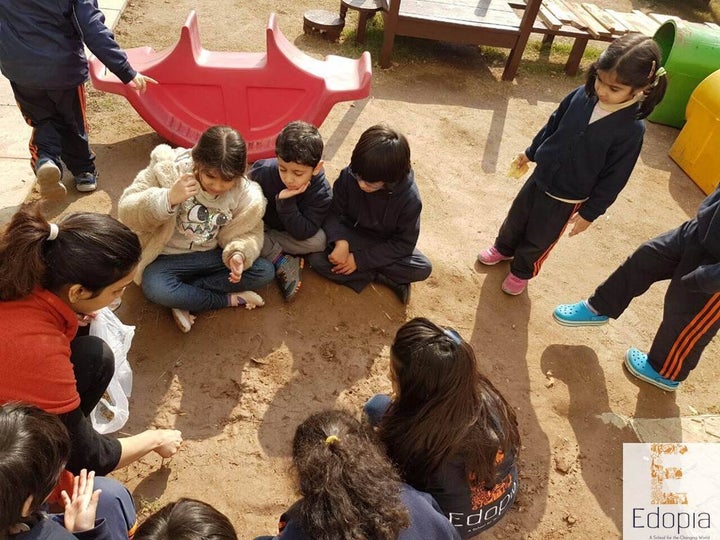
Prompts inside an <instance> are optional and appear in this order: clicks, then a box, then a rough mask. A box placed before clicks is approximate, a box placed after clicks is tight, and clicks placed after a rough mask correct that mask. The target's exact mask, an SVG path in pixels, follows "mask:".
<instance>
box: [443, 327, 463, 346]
mask: <svg viewBox="0 0 720 540" xmlns="http://www.w3.org/2000/svg"><path fill="white" fill-rule="evenodd" d="M443 334H445V335H446V336H447V337H449V338H450V340H451V341H452V342H453V343H454V344H455V345H458V346H459V345H461V344H462V338H461V337H460V334H458V333H457V331H456V330H453V329H452V328H443Z"/></svg>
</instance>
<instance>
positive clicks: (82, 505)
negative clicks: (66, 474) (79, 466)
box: [60, 469, 100, 532]
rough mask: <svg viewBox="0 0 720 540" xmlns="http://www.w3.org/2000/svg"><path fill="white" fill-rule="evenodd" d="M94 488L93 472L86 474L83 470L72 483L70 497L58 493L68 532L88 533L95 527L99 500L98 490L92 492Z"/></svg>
mask: <svg viewBox="0 0 720 540" xmlns="http://www.w3.org/2000/svg"><path fill="white" fill-rule="evenodd" d="M94 486H95V471H90V472H89V473H88V472H87V470H86V469H83V470H81V471H80V476H76V477H75V480H74V481H73V491H72V497H70V496H68V494H67V491H65V490H62V492H61V493H60V496H61V497H62V500H63V504H64V505H65V516H64V520H65V528H66V529H67V530H68V531H70V532H82V531H89V530H90V529H92V528H93V527H95V511H96V510H97V505H98V500H100V490H99V489H98V490H97V491H94V492H93V487H94Z"/></svg>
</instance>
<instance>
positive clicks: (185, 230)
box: [176, 197, 232, 244]
mask: <svg viewBox="0 0 720 540" xmlns="http://www.w3.org/2000/svg"><path fill="white" fill-rule="evenodd" d="M231 219H232V216H230V215H228V214H226V213H225V212H222V211H221V210H218V209H217V208H208V207H207V206H205V205H204V204H203V203H201V202H200V201H198V200H197V198H196V197H190V198H189V199H187V200H186V201H185V202H183V203H182V204H181V205H180V211H179V212H178V215H177V221H176V228H177V230H178V231H179V232H180V233H181V234H182V235H183V236H185V237H186V238H187V239H188V240H190V242H191V243H192V244H204V243H206V242H208V241H209V240H212V239H213V238H215V237H216V236H217V234H218V231H219V230H220V227H222V226H224V225H226V224H227V223H228V222H229V221H230V220H231Z"/></svg>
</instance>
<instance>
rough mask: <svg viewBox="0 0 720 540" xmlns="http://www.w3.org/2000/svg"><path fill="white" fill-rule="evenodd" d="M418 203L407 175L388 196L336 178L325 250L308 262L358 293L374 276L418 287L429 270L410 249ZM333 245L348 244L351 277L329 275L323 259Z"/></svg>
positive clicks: (352, 180)
mask: <svg viewBox="0 0 720 540" xmlns="http://www.w3.org/2000/svg"><path fill="white" fill-rule="evenodd" d="M421 211H422V201H421V200H420V192H419V191H418V188H417V185H416V184H415V177H414V174H413V172H412V171H410V174H409V175H408V177H407V178H405V179H404V180H403V181H401V182H398V184H397V185H396V186H395V187H394V188H393V190H392V191H388V190H386V189H381V190H378V191H375V192H373V193H366V192H364V191H363V190H361V189H360V186H359V184H358V182H357V180H356V179H355V178H354V177H353V176H352V175H351V174H350V172H349V167H346V168H345V169H343V170H342V171H341V172H340V176H339V178H338V179H337V180H336V181H335V184H334V185H333V201H332V206H331V207H330V212H329V213H328V216H327V218H326V219H325V223H324V224H323V228H324V229H325V233H326V234H327V239H328V248H327V250H326V251H325V252H324V253H315V254H312V255H311V256H310V257H309V261H310V264H311V265H312V267H313V269H314V270H315V271H316V272H318V273H319V274H321V275H323V276H325V277H326V278H328V279H331V280H333V281H336V282H338V283H342V284H343V285H347V286H348V287H350V288H352V289H353V290H354V291H355V292H360V291H362V290H363V289H364V288H365V287H366V286H367V285H368V284H369V283H372V282H373V281H375V280H376V276H377V275H378V274H383V275H384V276H385V277H387V278H389V279H390V280H392V281H394V282H395V283H401V284H407V283H412V282H415V281H423V280H425V279H427V278H428V277H429V276H430V273H431V272H432V264H431V263H430V261H429V260H428V258H427V257H426V256H425V255H423V254H422V253H421V252H420V251H419V250H418V249H417V248H416V247H415V246H416V244H417V240H418V236H419V235H420V212H421ZM338 240H347V241H348V243H349V244H350V252H351V253H352V254H353V256H354V257H355V263H356V265H357V270H356V271H355V272H353V273H352V274H350V275H347V276H345V275H340V274H333V273H332V271H331V270H332V267H333V266H334V265H333V264H332V263H330V261H328V258H327V257H328V255H329V254H330V252H331V251H332V249H333V248H334V245H335V242H336V241H338Z"/></svg>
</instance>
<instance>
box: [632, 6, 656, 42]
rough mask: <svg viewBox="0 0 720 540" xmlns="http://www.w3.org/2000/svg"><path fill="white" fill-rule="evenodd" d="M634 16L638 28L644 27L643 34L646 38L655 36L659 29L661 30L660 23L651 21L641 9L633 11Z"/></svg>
mask: <svg viewBox="0 0 720 540" xmlns="http://www.w3.org/2000/svg"><path fill="white" fill-rule="evenodd" d="M633 15H634V16H635V21H636V22H637V24H636V26H640V27H642V30H643V34H645V35H646V36H653V35H655V32H657V29H658V28H660V23H659V22H657V21H656V20H654V19H651V18H650V17H648V16H647V15H645V13H643V12H642V11H640V10H639V9H633Z"/></svg>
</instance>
